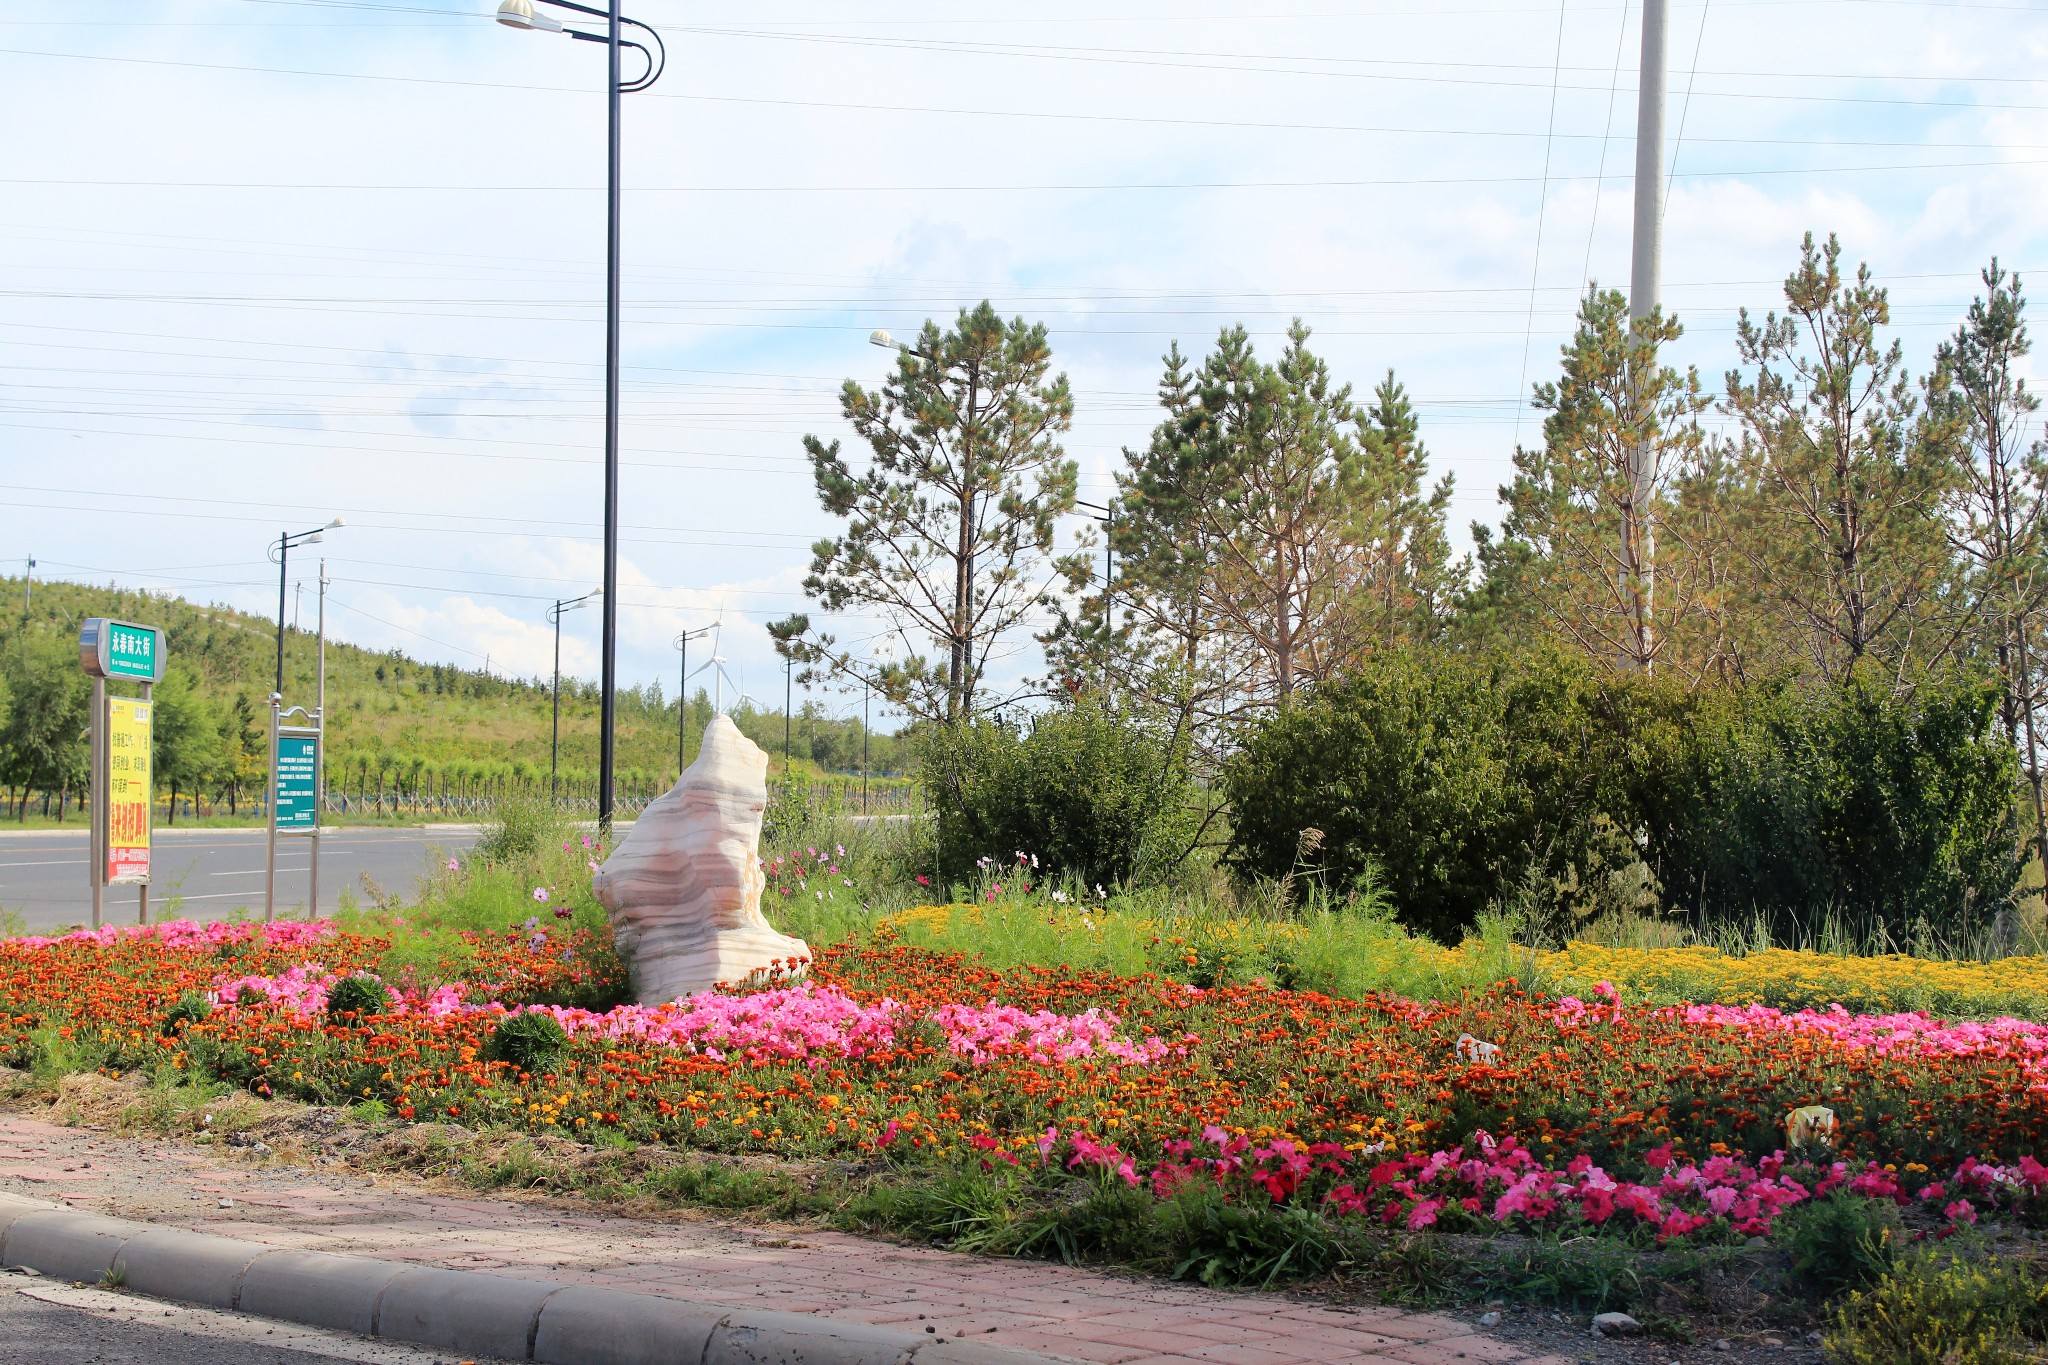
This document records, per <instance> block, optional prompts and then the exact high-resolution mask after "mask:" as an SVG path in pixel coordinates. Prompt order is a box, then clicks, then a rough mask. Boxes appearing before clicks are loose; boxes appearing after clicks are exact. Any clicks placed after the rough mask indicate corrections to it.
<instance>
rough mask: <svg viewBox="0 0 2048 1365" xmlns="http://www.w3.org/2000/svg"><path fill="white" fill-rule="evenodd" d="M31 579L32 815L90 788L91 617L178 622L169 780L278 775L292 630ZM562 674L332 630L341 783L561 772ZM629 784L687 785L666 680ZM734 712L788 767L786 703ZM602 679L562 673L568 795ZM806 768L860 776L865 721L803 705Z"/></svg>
mask: <svg viewBox="0 0 2048 1365" xmlns="http://www.w3.org/2000/svg"><path fill="white" fill-rule="evenodd" d="M23 586H24V585H23V583H22V580H21V579H19V578H14V579H7V578H0V784H5V786H6V788H7V795H8V797H9V799H10V800H11V802H12V805H13V810H12V811H11V812H10V813H12V814H14V815H16V817H17V818H20V817H22V816H25V815H26V814H28V813H30V812H29V805H30V803H31V798H32V797H33V798H34V804H35V805H36V807H37V809H40V807H41V805H42V804H43V803H44V802H45V801H47V800H48V799H50V797H51V794H52V793H66V792H69V793H73V794H75V793H76V791H77V790H78V789H79V787H80V786H81V785H82V783H83V780H84V774H85V762H86V754H85V746H84V744H83V743H82V742H80V741H79V739H78V733H79V731H80V730H82V729H83V727H84V724H85V710H86V703H87V697H88V695H89V691H90V683H89V682H88V680H87V679H86V678H85V676H84V674H83V673H82V672H81V671H80V670H79V667H78V651H77V640H78V630H79V624H80V622H82V621H83V620H84V619H85V618H86V617H88V616H112V617H117V618H120V619H123V620H129V621H137V622H141V623H145V624H149V625H155V626H159V627H161V628H162V629H163V631H164V634H165V639H166V646H167V654H168V658H169V664H168V668H167V672H166V676H165V679H164V683H163V684H162V685H161V686H159V688H158V689H157V699H158V702H159V705H158V710H157V725H158V735H157V750H158V752H157V787H158V790H159V793H160V795H163V796H167V795H168V793H169V789H170V787H171V785H172V784H173V783H175V784H176V785H177V786H178V787H179V789H180V791H181V793H183V794H185V795H190V794H192V793H194V792H195V791H196V792H198V793H199V794H200V795H201V796H202V797H203V798H204V805H206V806H208V807H211V806H214V805H218V806H220V807H222V808H223V809H227V808H233V809H235V810H237V811H239V810H241V809H242V808H243V807H244V806H245V805H246V804H247V803H248V802H249V801H250V798H251V797H252V796H253V795H255V794H257V793H260V792H261V790H262V787H263V780H264V777H263V774H264V758H263V749H264V735H265V731H266V729H267V727H268V717H267V716H266V714H265V712H264V705H265V698H266V697H267V696H268V695H269V693H270V689H271V684H272V681H273V676H274V669H275V667H276V639H277V635H276V626H275V623H274V622H272V621H268V620H265V619H263V618H261V617H255V616H250V615H248V614H246V613H243V612H239V611H236V610H233V609H231V608H228V607H221V606H199V605H197V604H195V603H192V602H188V601H186V600H185V599H183V598H180V597H175V596H171V595H169V594H159V593H149V592H138V591H129V590H123V589H119V588H112V587H104V588H103V587H93V586H89V585H85V584H78V583H65V582H38V583H36V585H35V591H34V595H33V605H32V606H31V607H30V608H28V609H27V610H24V609H23V606H22V597H23V593H22V589H23ZM315 654H316V642H315V638H314V636H313V635H312V634H311V633H308V632H304V631H297V630H291V629H287V630H286V632H285V668H284V673H285V683H284V696H285V701H286V704H287V705H298V706H306V707H310V706H312V704H313V700H314V690H315V688H314V671H315ZM548 684H549V679H547V678H538V679H517V678H506V677H501V676H496V675H487V674H485V673H483V672H481V671H478V670H473V669H464V668H457V667H454V666H452V665H448V664H429V663H421V662H419V661H418V660H415V659H412V658H410V657H408V656H407V655H405V654H404V653H402V652H400V651H397V650H386V651H378V650H369V649H363V648H361V647H359V646H356V645H351V644H348V643H346V642H345V641H341V640H337V639H335V638H334V637H333V636H332V635H330V636H329V637H328V641H327V720H328V740H327V747H328V782H329V786H330V788H331V789H341V790H344V791H346V792H348V793H351V794H356V793H375V792H377V791H379V790H385V791H389V792H393V793H395V792H397V791H400V790H404V791H407V792H412V793H426V794H433V793H442V794H445V795H452V796H481V795H494V794H502V793H504V792H508V791H515V790H522V789H532V788H536V787H537V785H538V784H540V783H543V782H544V781H545V779H546V777H547V773H548V735H549V719H550V709H551V699H550V697H549V694H548ZM689 711H690V715H689V718H688V727H689V728H688V733H689V737H690V750H689V757H692V758H694V757H695V750H696V739H697V736H698V735H699V734H700V733H701V732H702V730H703V728H704V726H705V724H707V723H708V722H709V721H710V719H711V704H710V701H709V699H708V698H707V697H706V696H705V694H704V693H703V692H702V691H701V690H700V691H699V692H698V693H697V695H696V696H695V697H694V698H692V699H691V704H690V707H689ZM618 718H619V719H618V726H619V733H618V765H619V790H620V793H621V795H622V796H631V795H636V794H637V795H644V794H649V793H651V792H652V791H655V790H659V788H660V787H662V786H665V785H667V784H668V783H669V782H671V781H673V780H674V777H675V773H676V738H677V726H678V721H679V716H678V707H677V703H676V700H675V699H674V698H672V697H664V696H663V695H662V693H661V689H660V686H659V685H658V684H656V685H653V686H650V687H647V688H633V689H627V690H625V691H623V692H621V693H620V696H619V705H618ZM734 719H735V720H736V721H738V722H739V724H740V726H741V728H742V729H743V730H744V731H746V732H747V733H748V734H749V735H750V736H752V737H753V739H754V740H755V741H756V742H757V743H759V744H760V745H761V746H762V747H763V748H764V749H767V750H768V751H769V753H770V754H771V755H774V756H775V757H776V759H777V760H778V766H779V760H780V757H781V753H782V746H783V721H782V715H781V713H780V712H774V713H764V712H757V711H754V710H752V709H751V708H748V709H743V710H741V711H738V712H735V713H734ZM597 728H598V688H597V686H596V684H595V683H591V682H584V681H574V682H572V681H571V680H570V679H567V678H565V679H563V682H562V786H563V792H564V794H565V795H581V796H589V795H592V794H594V792H595V787H596V770H597ZM795 730H796V750H797V754H796V756H797V760H798V763H799V765H800V766H804V767H808V768H810V769H812V770H813V771H814V772H817V773H820V774H822V773H830V772H838V773H852V772H857V771H858V769H859V766H860V757H861V734H860V722H859V721H858V719H855V720H853V721H851V722H847V721H838V720H834V719H832V718H830V717H827V716H823V715H821V714H818V710H817V708H813V709H812V710H811V712H810V713H809V714H805V715H799V716H798V718H797V720H796V723H795ZM901 749H902V745H901V742H900V741H899V740H898V739H897V737H896V736H894V735H881V734H878V735H875V736H874V737H873V739H872V763H873V767H874V770H875V771H876V772H890V771H894V770H898V769H899V768H900V766H901V763H902V753H901Z"/></svg>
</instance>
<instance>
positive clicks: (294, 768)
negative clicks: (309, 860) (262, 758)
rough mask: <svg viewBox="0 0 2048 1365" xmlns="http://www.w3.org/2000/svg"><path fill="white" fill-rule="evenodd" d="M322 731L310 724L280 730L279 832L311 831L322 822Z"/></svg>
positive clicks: (277, 789)
mask: <svg viewBox="0 0 2048 1365" xmlns="http://www.w3.org/2000/svg"><path fill="white" fill-rule="evenodd" d="M319 760H320V732H319V731H318V730H316V729H312V728H310V727H299V726H292V727H285V726H279V727H278V730H277V787H276V792H277V832H278V833H280V834H311V833H312V832H313V831H314V830H316V829H318V828H319V826H320V807H319V802H318V801H317V800H316V799H315V795H316V791H317V788H316V786H315V775H316V774H317V773H318V772H319V770H320V761H319Z"/></svg>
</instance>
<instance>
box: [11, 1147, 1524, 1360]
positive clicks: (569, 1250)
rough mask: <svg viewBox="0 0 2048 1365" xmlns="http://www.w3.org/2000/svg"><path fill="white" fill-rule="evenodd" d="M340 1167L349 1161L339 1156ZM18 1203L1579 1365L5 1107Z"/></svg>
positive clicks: (766, 1301) (753, 1284)
mask: <svg viewBox="0 0 2048 1365" xmlns="http://www.w3.org/2000/svg"><path fill="white" fill-rule="evenodd" d="M330 1160H331V1158H330ZM0 1189H5V1190H11V1191H14V1192H17V1193H21V1194H27V1195H32V1196H34V1197H37V1198H41V1199H52V1200H62V1201H64V1202H66V1203H69V1204H71V1205H73V1206H74V1207H77V1208H79V1209H83V1210H87V1211H89V1212H94V1213H105V1214H111V1215H116V1216H120V1217H125V1218H135V1219H142V1220H146V1221H150V1222H160V1223H165V1224H169V1225H171V1226H176V1227H184V1228H192V1229H197V1230H201V1231H207V1232H216V1233H221V1234H224V1235H227V1236H233V1237H241V1238H246V1239H249V1240H252V1241H258V1242H268V1243H271V1244H272V1245H276V1246H290V1247H302V1248H306V1249H309V1250H318V1251H334V1252H347V1253H354V1254H357V1255H369V1256H381V1257H385V1258H388V1259H392V1260H403V1261H418V1262H422V1263H426V1264H432V1265H441V1266H448V1267H451V1268H455V1269H468V1270H488V1271H491V1272H494V1273H497V1274H501V1275H515V1276H529V1277H532V1278H536V1279H552V1280H561V1281H565V1282H568V1283H578V1284H594V1285H604V1286H607V1287H610V1288H615V1289H627V1290H635V1291H638V1292H640V1293H647V1294H668V1295H672V1296H674V1297H677V1298H690V1299H700V1300H705V1301H709V1302H712V1303H718V1304H723V1305H727V1306H731V1307H741V1308H773V1309H781V1310H783V1311H786V1312H796V1313H817V1314H821V1315H823V1316H827V1317H834V1318H842V1319H847V1320H850V1321H854V1322H866V1323H876V1324H890V1325H897V1326H909V1327H912V1328H913V1329H914V1328H915V1327H916V1326H917V1325H918V1324H919V1323H923V1324H925V1326H926V1329H927V1330H928V1331H933V1332H935V1333H936V1334H938V1335H943V1336H948V1337H953V1338H956V1339H965V1340H977V1339H978V1340H985V1341H987V1342H989V1343H991V1344H999V1345H1005V1346H1011V1347H1017V1348H1021V1349H1031V1350H1038V1351H1045V1352H1050V1353H1053V1354H1057V1355H1061V1356H1066V1357H1071V1358H1073V1359H1075V1360H1080V1361H1092V1362H1100V1363H1101V1365H1192V1363H1193V1362H1198V1361H1199V1362H1207V1363H1208V1365H1305V1363H1307V1362H1315V1363H1317V1365H1397V1363H1398V1365H1449V1362H1453V1361H1460V1360H1464V1361H1472V1362H1517V1363H1518V1365H1561V1360H1560V1358H1559V1357H1555V1356H1541V1357H1539V1356H1535V1355H1532V1354H1530V1353H1529V1352H1528V1351H1525V1350H1523V1349H1522V1348H1520V1347H1517V1346H1513V1345H1510V1344H1508V1343H1506V1342H1503V1341H1499V1340H1496V1339H1494V1338H1491V1337H1487V1336H1483V1335H1480V1334H1478V1333H1475V1332H1474V1331H1473V1330H1472V1328H1471V1327H1469V1326H1467V1325H1466V1324H1464V1323H1462V1322H1459V1321H1457V1320H1456V1319H1453V1318H1449V1317H1444V1316H1439V1315H1435V1314H1424V1313H1406V1312H1402V1311H1400V1310H1398V1309H1392V1308H1362V1309H1348V1308H1333V1307H1323V1306H1320V1305H1315V1304H1310V1303H1304V1302H1300V1301H1297V1300H1294V1299H1289V1298H1285V1297H1281V1296H1279V1295H1268V1294H1245V1293H1227V1292H1221V1291H1214V1290H1206V1289H1198V1288H1191V1287H1187V1286H1181V1285H1173V1284H1167V1283H1163V1282H1161V1281H1158V1280H1153V1279H1145V1278H1139V1277H1136V1276H1123V1275H1116V1274H1110V1273H1104V1272H1098V1271H1090V1270H1076V1269H1072V1268H1068V1267H1064V1266H1055V1265H1048V1264H1044V1263H1042V1262H1035V1261H1005V1260H995V1259H990V1258H984V1257H976V1256H960V1255H953V1254H951V1253H948V1252H943V1251H934V1250H929V1249H925V1248H920V1247H900V1246H895V1245H892V1244H888V1243H882V1242H872V1241H867V1240H865V1239H862V1238H859V1237H852V1236H847V1235H845V1234H841V1233H834V1232H820V1231H813V1230H811V1229H795V1228H767V1227H755V1226H748V1225H744V1224H737V1223H729V1222H721V1221H716V1220H712V1219H709V1218H703V1217H698V1216H693V1215H689V1214H682V1215H677V1216H674V1217H669V1218H660V1219H643V1218H628V1217H622V1216H612V1215H604V1214H599V1213H594V1212H583V1211H581V1210H578V1209H575V1208H573V1207H566V1206H565V1205H564V1204H562V1203H561V1202H547V1203H535V1202H525V1201H520V1200H513V1199H490V1198H463V1197H458V1196H453V1195H449V1194H446V1193H439V1192H436V1191H435V1189H434V1188H433V1187H431V1186H428V1185H426V1184H424V1183H421V1182H417V1181H402V1180H379V1181H372V1180H369V1179H365V1178H363V1177H361V1176H358V1175H355V1174H353V1173H350V1172H348V1171H346V1170H345V1169H344V1168H342V1167H341V1166H339V1165H338V1164H337V1165H336V1166H334V1167H333V1168H331V1169H329V1168H324V1167H323V1168H315V1169H308V1168H305V1167H296V1166H285V1165H270V1166H259V1165H254V1164H245V1162H244V1161H243V1160H241V1159H239V1158H237V1157H236V1156H234V1155H231V1154H227V1153H222V1154H220V1155H216V1154H215V1153H214V1152H212V1151H211V1150H209V1149H206V1148H201V1147H197V1146H193V1145H191V1144H187V1143H182V1142H173V1141H166V1140H158V1139H151V1138H130V1137H121V1136H115V1135H112V1134H108V1133H101V1132H97V1131H94V1130H91V1129H84V1128H70V1127H64V1126H61V1125H58V1124H53V1123H49V1122H46V1121H44V1120H41V1119H37V1118H31V1117H28V1116H26V1115H23V1114H19V1113H0Z"/></svg>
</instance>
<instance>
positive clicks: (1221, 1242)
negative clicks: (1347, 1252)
mask: <svg viewBox="0 0 2048 1365" xmlns="http://www.w3.org/2000/svg"><path fill="white" fill-rule="evenodd" d="M1161 1218H1162V1221H1163V1224H1164V1232H1165V1235H1166V1237H1167V1239H1168V1240H1169V1242H1170V1243H1171V1244H1172V1247H1173V1251H1174V1254H1175V1261H1174V1265H1173V1268H1172V1272H1171V1273H1172V1275H1173V1278H1174V1279H1176V1280H1199V1281H1201V1282H1202V1283H1203V1284H1205V1285H1208V1286H1209V1287H1211V1288H1212V1289H1220V1288H1226V1287H1230V1288H1235V1287H1238V1286H1246V1287H1255V1288H1259V1289H1269V1288H1271V1287H1272V1286H1273V1285H1275V1284H1278V1283H1282V1282H1285V1281H1291V1280H1308V1279H1317V1278H1320V1277H1322V1276H1324V1275H1327V1274H1329V1273H1330V1272H1331V1271H1333V1270H1335V1269H1336V1268H1337V1267H1338V1266H1339V1265H1340V1264H1341V1263H1342V1262H1343V1260H1344V1248H1343V1244H1342V1243H1341V1242H1340V1241H1339V1240H1338V1238H1337V1236H1336V1234H1335V1232H1334V1231H1333V1230H1332V1228H1331V1226H1330V1222H1329V1220H1328V1219H1326V1218H1324V1217H1323V1216H1322V1215H1321V1214H1319V1213H1317V1212H1316V1211H1315V1210H1314V1209H1312V1208H1302V1207H1299V1206H1297V1205H1293V1204H1282V1205H1275V1204H1269V1203H1264V1202H1261V1201H1256V1200H1244V1201H1232V1200H1228V1199H1225V1198H1224V1197H1223V1194H1222V1192H1221V1191H1219V1190H1217V1189H1216V1188H1214V1187H1213V1186H1195V1187H1191V1188H1189V1189H1187V1190H1183V1191H1181V1192H1180V1193H1179V1194H1178V1195H1176V1196H1175V1197H1174V1198H1173V1199H1171V1200H1169V1201H1168V1202H1167V1203H1166V1204H1165V1205H1163V1206H1162V1208H1161Z"/></svg>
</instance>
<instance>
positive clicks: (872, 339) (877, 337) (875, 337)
mask: <svg viewBox="0 0 2048 1365" xmlns="http://www.w3.org/2000/svg"><path fill="white" fill-rule="evenodd" d="M508 3H509V0H508ZM868 345H870V346H884V347H887V348H888V349H889V350H892V351H893V350H895V349H896V338H895V337H892V336H890V335H889V329H888V328H886V327H877V328H876V329H875V330H874V331H872V332H869V333H868Z"/></svg>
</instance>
